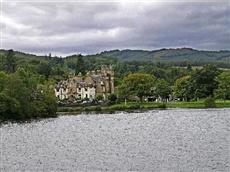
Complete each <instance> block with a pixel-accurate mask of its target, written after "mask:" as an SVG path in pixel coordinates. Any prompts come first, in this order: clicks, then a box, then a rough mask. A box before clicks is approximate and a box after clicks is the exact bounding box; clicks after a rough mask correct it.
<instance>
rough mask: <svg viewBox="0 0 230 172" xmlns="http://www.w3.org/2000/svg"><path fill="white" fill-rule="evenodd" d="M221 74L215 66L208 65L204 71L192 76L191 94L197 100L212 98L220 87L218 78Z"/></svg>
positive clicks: (197, 71)
mask: <svg viewBox="0 0 230 172" xmlns="http://www.w3.org/2000/svg"><path fill="white" fill-rule="evenodd" d="M219 73H220V71H219V69H218V68H217V67H216V66H214V65H206V66H204V67H203V68H202V69H200V70H196V71H195V72H194V73H193V74H192V75H191V85H190V86H191V90H190V91H191V92H190V94H191V95H193V97H194V98H195V99H196V98H205V97H209V96H212V95H213V93H214V90H215V89H216V88H217V87H218V81H217V76H218V75H219Z"/></svg>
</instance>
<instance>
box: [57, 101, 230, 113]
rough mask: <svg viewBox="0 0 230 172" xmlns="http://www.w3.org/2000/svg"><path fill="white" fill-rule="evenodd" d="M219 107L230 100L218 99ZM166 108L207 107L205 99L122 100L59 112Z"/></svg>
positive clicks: (227, 103)
mask: <svg viewBox="0 0 230 172" xmlns="http://www.w3.org/2000/svg"><path fill="white" fill-rule="evenodd" d="M216 107H217V108H230V100H226V101H223V100H216ZM165 108H205V105H204V100H199V101H193V102H168V103H165V104H163V103H158V102H142V103H140V102H127V103H126V104H125V102H121V103H117V104H114V105H110V106H87V107H59V108H58V112H66V113H67V112H68V113H69V112H73V113H81V112H114V111H132V110H147V109H165Z"/></svg>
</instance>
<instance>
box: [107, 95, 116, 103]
mask: <svg viewBox="0 0 230 172" xmlns="http://www.w3.org/2000/svg"><path fill="white" fill-rule="evenodd" d="M108 99H109V101H110V102H112V103H114V102H116V101H117V96H116V94H110V95H109V96H108Z"/></svg>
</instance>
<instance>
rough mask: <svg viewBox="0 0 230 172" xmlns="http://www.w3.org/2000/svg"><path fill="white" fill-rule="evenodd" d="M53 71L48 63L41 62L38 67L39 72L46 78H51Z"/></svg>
mask: <svg viewBox="0 0 230 172" xmlns="http://www.w3.org/2000/svg"><path fill="white" fill-rule="evenodd" d="M51 71H52V68H51V66H50V64H49V63H47V62H41V63H40V64H39V65H38V68H37V72H38V73H39V74H40V75H44V76H45V77H46V78H49V76H50V74H51Z"/></svg>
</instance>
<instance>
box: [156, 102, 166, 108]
mask: <svg viewBox="0 0 230 172" xmlns="http://www.w3.org/2000/svg"><path fill="white" fill-rule="evenodd" d="M166 107H167V106H166V104H165V103H162V104H159V105H157V108H160V109H166Z"/></svg>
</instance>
